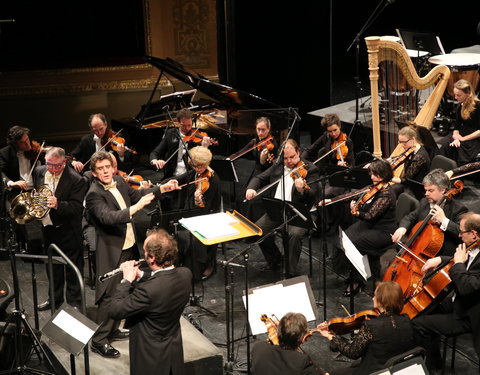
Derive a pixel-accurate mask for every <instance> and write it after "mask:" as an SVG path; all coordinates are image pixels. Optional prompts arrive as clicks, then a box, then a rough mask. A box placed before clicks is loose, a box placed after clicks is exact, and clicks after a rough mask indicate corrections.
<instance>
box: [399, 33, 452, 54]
mask: <svg viewBox="0 0 480 375" xmlns="http://www.w3.org/2000/svg"><path fill="white" fill-rule="evenodd" d="M396 31H397V34H398V36H399V37H400V40H401V41H402V44H403V46H404V47H405V48H407V49H411V50H414V51H426V52H430V53H431V54H432V55H444V54H445V50H444V49H443V46H442V42H441V41H440V38H439V37H438V36H436V35H435V34H434V33H428V32H420V31H412V30H401V29H396Z"/></svg>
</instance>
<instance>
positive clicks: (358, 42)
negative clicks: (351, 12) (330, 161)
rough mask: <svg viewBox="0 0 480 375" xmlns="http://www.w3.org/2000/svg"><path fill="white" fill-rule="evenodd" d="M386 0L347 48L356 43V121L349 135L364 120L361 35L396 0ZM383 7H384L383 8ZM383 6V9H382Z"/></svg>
mask: <svg viewBox="0 0 480 375" xmlns="http://www.w3.org/2000/svg"><path fill="white" fill-rule="evenodd" d="M383 2H384V0H380V3H378V5H377V7H376V8H375V10H374V11H373V13H372V14H371V15H370V17H368V19H367V21H366V22H365V24H364V25H363V26H362V28H361V29H360V31H359V32H358V33H357V35H356V36H355V38H354V39H353V41H352V43H350V46H349V47H348V48H347V52H349V51H350V50H351V49H352V47H353V46H354V45H355V77H353V79H354V81H355V121H354V123H353V126H352V129H351V130H350V133H349V136H350V135H351V134H352V132H353V129H354V128H355V126H356V125H360V126H361V125H362V122H361V121H360V119H359V105H358V102H359V100H360V92H361V91H362V87H361V85H362V82H361V81H360V67H359V65H360V37H361V36H362V34H363V33H364V32H365V31H366V30H367V28H368V27H370V26H371V25H372V24H373V21H375V20H376V19H377V18H378V16H379V15H380V14H381V13H382V12H383V10H384V9H385V8H386V7H387V6H388V5H389V4H393V3H394V2H395V0H386V1H385V4H383V7H382V3H383ZM381 7H382V8H381ZM380 8H381V9H380Z"/></svg>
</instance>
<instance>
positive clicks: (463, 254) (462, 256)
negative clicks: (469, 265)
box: [453, 243, 468, 263]
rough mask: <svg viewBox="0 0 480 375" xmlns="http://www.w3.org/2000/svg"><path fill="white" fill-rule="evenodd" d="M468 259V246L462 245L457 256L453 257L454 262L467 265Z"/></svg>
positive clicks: (457, 251)
mask: <svg viewBox="0 0 480 375" xmlns="http://www.w3.org/2000/svg"><path fill="white" fill-rule="evenodd" d="M467 259H468V251H467V245H466V244H465V243H462V244H460V245H458V247H457V250H456V251H455V254H454V255H453V262H454V263H465V262H466V261H467Z"/></svg>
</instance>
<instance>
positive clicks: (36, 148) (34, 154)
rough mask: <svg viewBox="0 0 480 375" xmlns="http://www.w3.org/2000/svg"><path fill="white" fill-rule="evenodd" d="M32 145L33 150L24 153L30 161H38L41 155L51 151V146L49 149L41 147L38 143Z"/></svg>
mask: <svg viewBox="0 0 480 375" xmlns="http://www.w3.org/2000/svg"><path fill="white" fill-rule="evenodd" d="M30 144H31V146H32V148H31V149H30V150H28V151H25V152H24V155H25V157H26V158H27V159H28V160H35V161H37V160H38V157H39V155H40V153H42V152H47V151H48V150H50V149H51V147H50V146H49V147H44V146H43V144H42V145H41V144H40V143H38V142H37V141H31V142H30Z"/></svg>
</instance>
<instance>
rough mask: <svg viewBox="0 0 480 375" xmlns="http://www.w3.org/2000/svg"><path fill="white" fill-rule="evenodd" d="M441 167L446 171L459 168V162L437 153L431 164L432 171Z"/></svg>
mask: <svg viewBox="0 0 480 375" xmlns="http://www.w3.org/2000/svg"><path fill="white" fill-rule="evenodd" d="M437 168H440V169H442V170H443V171H444V172H447V171H449V170H452V169H455V168H457V162H456V161H455V160H452V159H449V158H447V157H446V156H443V155H435V157H434V158H433V159H432V162H431V164H430V171H433V170H434V169H437Z"/></svg>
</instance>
